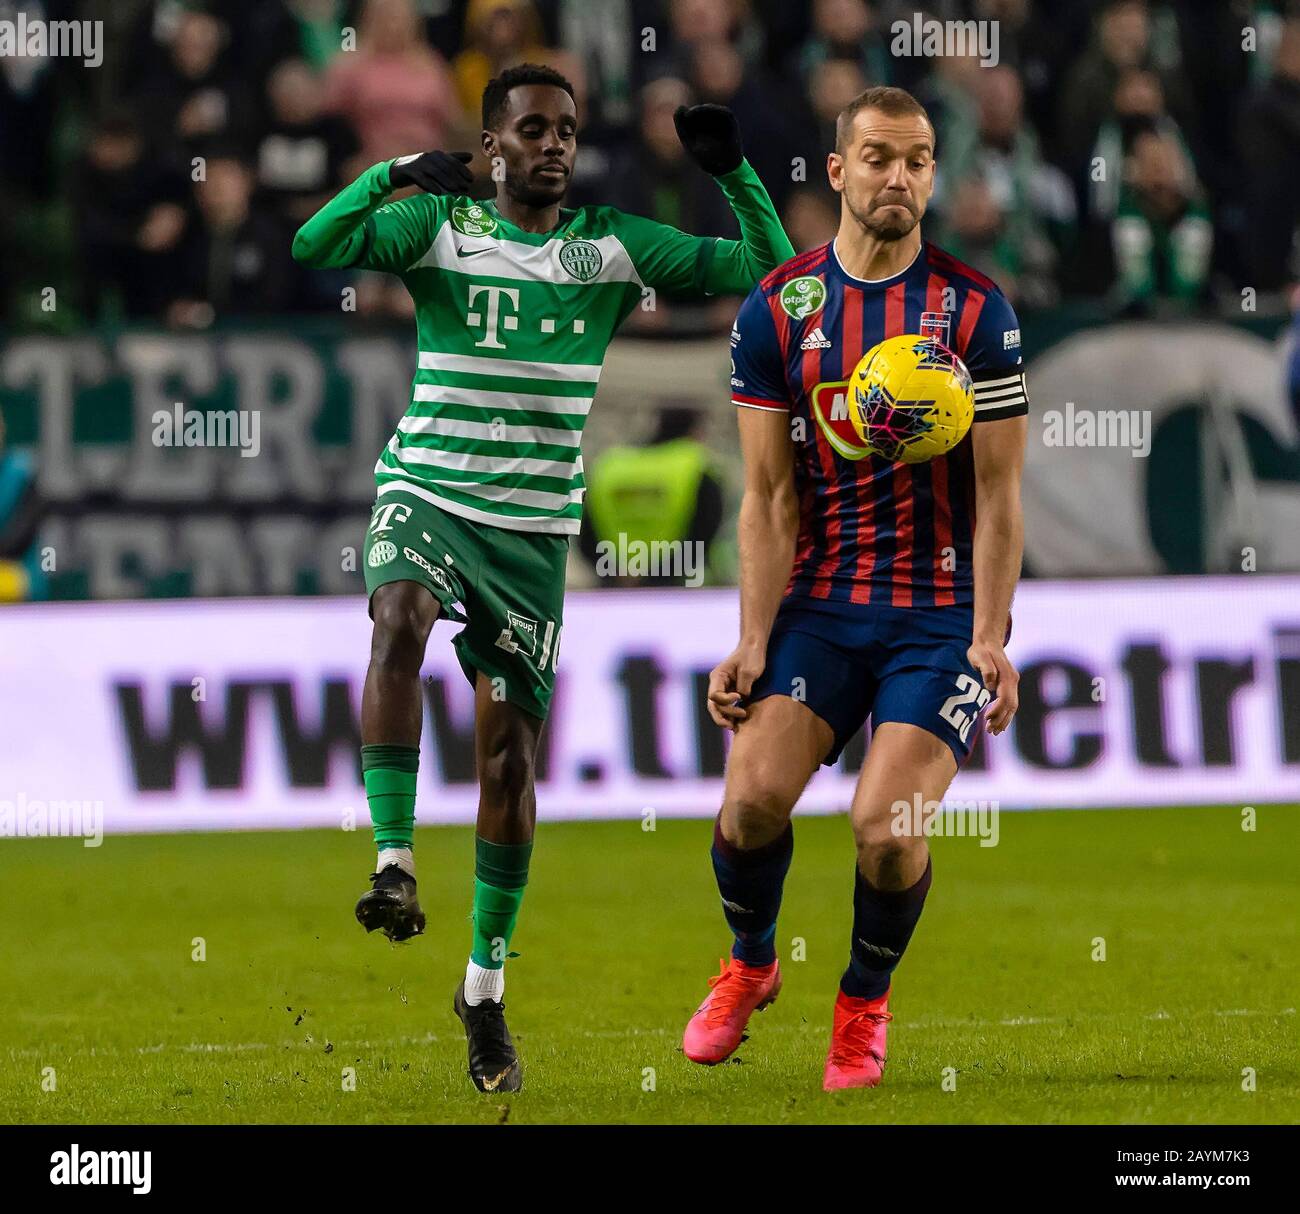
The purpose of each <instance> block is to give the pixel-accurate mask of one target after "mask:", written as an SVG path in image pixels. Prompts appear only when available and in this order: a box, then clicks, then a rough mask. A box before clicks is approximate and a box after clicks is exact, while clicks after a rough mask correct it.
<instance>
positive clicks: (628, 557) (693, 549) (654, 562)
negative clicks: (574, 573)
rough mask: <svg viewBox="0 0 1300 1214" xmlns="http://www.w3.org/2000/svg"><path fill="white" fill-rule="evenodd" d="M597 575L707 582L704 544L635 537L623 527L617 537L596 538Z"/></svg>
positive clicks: (692, 583) (694, 583)
mask: <svg viewBox="0 0 1300 1214" xmlns="http://www.w3.org/2000/svg"><path fill="white" fill-rule="evenodd" d="M596 576H597V577H620V578H674V579H679V580H680V581H681V584H682V585H683V586H689V587H690V588H691V589H692V590H694V589H695V588H696V587H698V586H702V585H703V584H704V544H703V543H702V542H701V541H700V540H633V539H628V537H627V533H626V532H624V531H620V532H619V533H618V538H617V539H616V540H600V541H598V542H597V544H596Z"/></svg>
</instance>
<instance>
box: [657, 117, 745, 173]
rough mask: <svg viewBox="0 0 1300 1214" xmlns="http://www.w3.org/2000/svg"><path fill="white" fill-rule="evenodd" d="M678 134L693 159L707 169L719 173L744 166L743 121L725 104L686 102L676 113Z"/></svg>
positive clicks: (674, 122) (675, 120)
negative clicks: (688, 104) (741, 127)
mask: <svg viewBox="0 0 1300 1214" xmlns="http://www.w3.org/2000/svg"><path fill="white" fill-rule="evenodd" d="M673 125H674V126H675V127H676V128H677V138H678V139H680V140H681V141H682V147H684V148H685V149H686V150H687V151H688V152H689V153H690V155H691V159H692V160H694V161H695V163H696V164H698V165H699V166H700V168H702V169H703V170H704V171H705V172H706V173H708V174H710V175H711V176H714V177H717V176H718V175H719V174H721V173H730V172H731V170H732V169H735V168H738V167H739V166H740V161H741V159H742V157H743V156H744V150H743V149H742V148H741V146H740V123H738V122H737V121H736V115H735V114H733V113H732V112H731V111H730V110H729V109H727V107H726V106H725V105H693V106H691V107H690V108H689V109H687V108H686V106H684V105H679V106H678V107H677V112H676V113H675V114H673Z"/></svg>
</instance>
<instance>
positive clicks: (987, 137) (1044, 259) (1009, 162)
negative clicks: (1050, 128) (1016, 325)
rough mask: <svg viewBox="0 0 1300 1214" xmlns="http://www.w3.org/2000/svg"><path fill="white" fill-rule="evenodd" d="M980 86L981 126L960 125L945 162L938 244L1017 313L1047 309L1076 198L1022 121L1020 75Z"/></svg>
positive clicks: (1008, 72) (987, 75)
mask: <svg viewBox="0 0 1300 1214" xmlns="http://www.w3.org/2000/svg"><path fill="white" fill-rule="evenodd" d="M975 85H976V96H975V100H976V104H977V106H978V114H977V125H976V126H974V127H973V128H972V127H967V126H963V125H958V127H957V128H956V130H954V131H953V132H952V136H951V138H950V140H949V142H948V143H947V144H945V146H944V153H943V156H942V158H941V159H940V162H939V163H940V175H939V181H940V186H941V188H940V189H939V190H938V198H937V199H936V203H935V205H936V207H937V210H938V212H939V215H940V217H941V218H942V222H941V223H940V235H939V237H938V239H939V243H940V244H941V245H943V247H944V248H946V249H948V250H949V251H950V252H952V253H953V254H954V255H955V256H957V257H960V258H961V259H962V260H964V261H968V262H970V264H971V265H973V266H975V268H976V269H978V270H980V271H982V272H983V273H985V274H988V275H989V276H990V277H991V278H994V279H996V280H997V281H998V283H999V284H1000V285H1001V286H1002V288H1003V290H1004V291H1006V292H1007V294H1008V296H1009V297H1010V298H1011V299H1012V300H1013V302H1014V303H1015V304H1016V305H1017V306H1020V307H1031V308H1032V307H1047V306H1050V305H1051V304H1053V303H1055V301H1056V296H1057V293H1056V288H1055V282H1054V277H1053V276H1054V271H1055V268H1056V264H1057V261H1058V255H1059V252H1060V250H1062V249H1063V248H1065V247H1066V245H1067V244H1068V242H1069V240H1070V237H1071V235H1072V232H1073V227H1074V222H1075V201H1074V193H1073V191H1072V190H1071V188H1070V182H1069V179H1068V178H1067V177H1066V176H1065V174H1064V173H1062V172H1061V171H1060V170H1059V169H1057V168H1055V167H1053V166H1052V165H1049V164H1048V163H1047V162H1046V161H1045V160H1044V159H1043V157H1042V155H1041V153H1040V151H1039V146H1038V139H1037V137H1036V136H1035V134H1034V132H1033V131H1032V130H1031V129H1030V127H1029V126H1028V125H1027V123H1026V122H1025V120H1024V90H1023V87H1022V84H1021V81H1020V77H1019V76H1018V75H1017V74H1016V73H1015V71H1013V70H1012V69H1011V68H1009V67H993V68H988V69H986V70H984V71H982V72H981V73H980V74H979V75H978V76H977V77H976V78H975Z"/></svg>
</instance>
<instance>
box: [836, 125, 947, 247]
mask: <svg viewBox="0 0 1300 1214" xmlns="http://www.w3.org/2000/svg"><path fill="white" fill-rule="evenodd" d="M840 142H841V146H840V147H839V148H837V149H836V151H834V152H832V153H831V154H830V156H829V157H828V160H827V169H828V172H829V174H830V180H831V185H832V186H833V187H834V188H835V189H836V190H838V191H839V193H840V196H841V198H843V200H844V205H845V206H846V207H848V209H849V211H850V213H851V214H852V215H853V217H854V219H856V220H857V221H858V223H860V224H861V225H862V227H863V228H864V229H866V231H867V232H869V233H870V234H871V235H872V236H874V237H876V238H877V239H878V240H886V241H892V240H901V239H902V238H903V237H904V236H906V235H907V234H908V233H909V232H911V231H912V230H913V229H914V228H915V227H916V225H917V224H918V223H920V221H921V216H922V215H924V214H925V208H926V205H927V204H928V203H929V201H930V194H931V193H932V192H933V190H934V134H933V132H932V131H931V130H930V124H929V122H927V121H926V119H925V118H924V117H923V116H922V115H920V114H902V115H891V114H886V113H883V112H882V111H881V110H876V109H870V108H867V109H862V110H859V111H858V112H857V113H856V114H855V115H854V116H853V119H852V121H851V122H849V123H847V124H846V125H845V128H844V130H843V132H842V138H841V141H840Z"/></svg>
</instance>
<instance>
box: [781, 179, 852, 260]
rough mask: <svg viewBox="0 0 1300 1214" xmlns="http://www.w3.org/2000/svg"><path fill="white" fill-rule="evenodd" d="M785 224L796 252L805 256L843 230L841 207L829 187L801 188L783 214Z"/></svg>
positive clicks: (789, 201)
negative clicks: (840, 228) (841, 228)
mask: <svg viewBox="0 0 1300 1214" xmlns="http://www.w3.org/2000/svg"><path fill="white" fill-rule="evenodd" d="M781 225H782V227H784V228H785V234H786V235H787V236H788V237H790V243H791V244H792V245H794V247H795V252H797V253H805V252H807V251H808V250H809V249H816V248H820V247H821V246H822V245H824V244H826V242H827V241H830V240H834V238H835V233H836V232H838V231H839V227H840V204H839V199H838V196H837V195H836V194H834V193H833V192H832V191H831V190H830V188H829V187H824V188H820V189H819V188H818V187H816V186H812V185H807V186H800V187H799V188H798V189H797V190H795V191H794V192H793V193H791V195H790V198H789V200H788V201H787V202H786V204H785V210H784V211H783V212H782V213H781Z"/></svg>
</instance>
